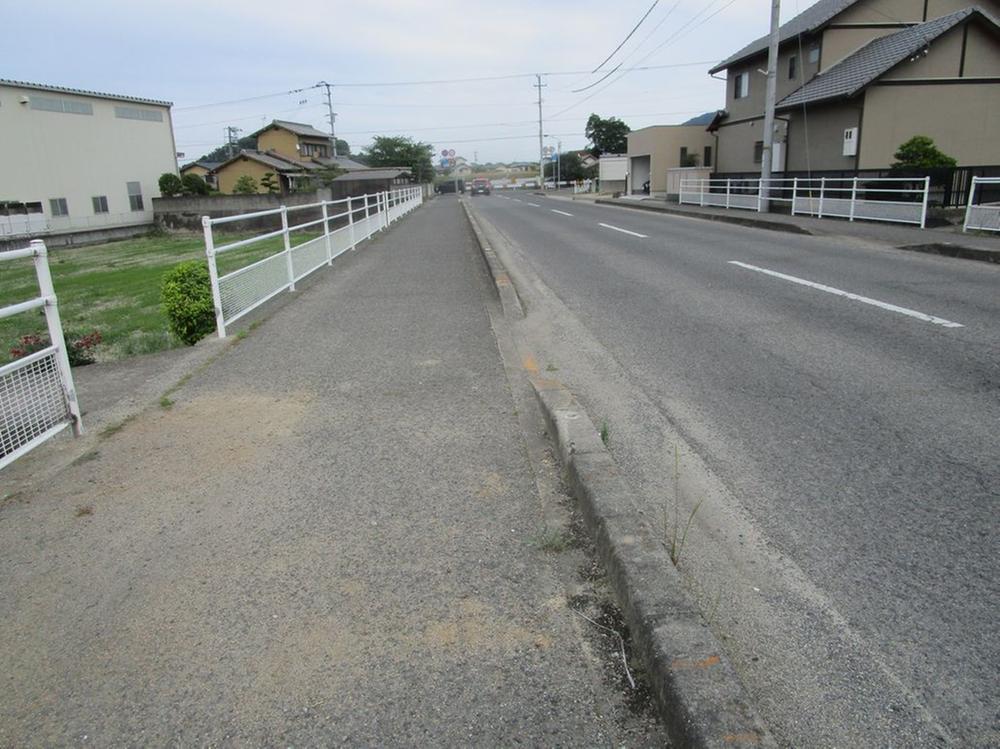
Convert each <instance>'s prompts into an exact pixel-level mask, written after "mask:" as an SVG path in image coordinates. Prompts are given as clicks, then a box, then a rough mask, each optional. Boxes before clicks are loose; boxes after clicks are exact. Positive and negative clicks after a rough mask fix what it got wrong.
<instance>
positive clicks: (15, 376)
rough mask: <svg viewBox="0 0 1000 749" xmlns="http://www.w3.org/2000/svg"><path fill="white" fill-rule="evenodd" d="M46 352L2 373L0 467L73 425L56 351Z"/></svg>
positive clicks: (15, 363) (14, 365)
mask: <svg viewBox="0 0 1000 749" xmlns="http://www.w3.org/2000/svg"><path fill="white" fill-rule="evenodd" d="M46 351H47V352H48V353H45V354H42V355H41V356H38V355H35V356H32V357H28V358H26V360H25V362H24V363H22V362H14V363H13V364H10V365H7V366H6V367H4V368H3V370H0V372H2V374H0V465H4V464H5V463H7V462H8V461H9V460H12V459H13V455H12V454H13V453H14V452H16V451H17V450H19V449H21V448H23V447H25V446H26V445H29V444H31V443H32V442H34V441H36V440H39V439H41V438H43V437H45V436H47V435H48V434H49V433H50V432H53V431H54V430H58V429H62V428H63V427H64V426H66V425H68V424H70V423H71V422H72V418H73V417H72V414H71V413H70V410H69V404H68V403H67V401H66V393H65V391H64V390H63V384H62V379H61V378H60V376H59V368H58V366H57V365H56V349H55V348H49V349H46ZM8 456H11V457H10V458H8ZM5 458H6V459H7V460H5Z"/></svg>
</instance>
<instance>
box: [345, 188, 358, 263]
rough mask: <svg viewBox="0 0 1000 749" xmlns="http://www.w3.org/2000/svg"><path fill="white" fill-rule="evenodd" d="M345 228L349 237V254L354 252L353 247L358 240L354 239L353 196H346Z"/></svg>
mask: <svg viewBox="0 0 1000 749" xmlns="http://www.w3.org/2000/svg"><path fill="white" fill-rule="evenodd" d="M347 226H348V232H349V233H350V235H351V252H354V249H355V247H357V245H358V240H357V239H355V237H354V196H353V195H348V196H347Z"/></svg>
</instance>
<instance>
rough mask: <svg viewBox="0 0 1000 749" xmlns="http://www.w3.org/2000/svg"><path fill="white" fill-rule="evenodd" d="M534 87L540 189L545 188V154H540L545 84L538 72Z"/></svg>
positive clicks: (541, 148)
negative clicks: (536, 109) (536, 106)
mask: <svg viewBox="0 0 1000 749" xmlns="http://www.w3.org/2000/svg"><path fill="white" fill-rule="evenodd" d="M535 80H536V81H537V83H535V84H534V85H535V88H537V89H538V181H539V184H540V186H541V189H542V190H544V189H545V156H544V155H543V154H542V151H543V147H542V89H543V88H544V87H545V86H546V84H544V83H542V76H541V74H540V73H536V74H535Z"/></svg>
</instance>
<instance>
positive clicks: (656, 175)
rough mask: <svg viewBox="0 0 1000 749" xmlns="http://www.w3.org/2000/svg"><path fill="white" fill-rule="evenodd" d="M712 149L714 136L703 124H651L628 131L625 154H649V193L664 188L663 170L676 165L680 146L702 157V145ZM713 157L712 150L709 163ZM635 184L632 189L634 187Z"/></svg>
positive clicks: (633, 155) (664, 172)
mask: <svg viewBox="0 0 1000 749" xmlns="http://www.w3.org/2000/svg"><path fill="white" fill-rule="evenodd" d="M706 146H708V147H710V148H711V149H712V150H713V151H714V150H715V138H714V137H713V136H712V134H711V133H709V132H707V131H706V130H705V126H704V125H653V126H652V127H644V128H642V129H641V130H633V131H632V132H631V133H629V134H628V156H629V158H630V159H632V158H634V157H636V156H646V155H648V156H649V157H650V177H649V191H650V193H657V194H664V193H666V190H667V170H668V169H674V168H676V167H679V166H680V165H681V164H680V153H681V148H687V150H688V153H689V154H692V155H697V156H698V163H699V164H701V163H702V160H703V159H704V153H705V147H706ZM714 160H715V156H714V153H713V162H714ZM640 187H641V185H639V184H636V185H634V186H633V189H635V190H638V189H639V188H640Z"/></svg>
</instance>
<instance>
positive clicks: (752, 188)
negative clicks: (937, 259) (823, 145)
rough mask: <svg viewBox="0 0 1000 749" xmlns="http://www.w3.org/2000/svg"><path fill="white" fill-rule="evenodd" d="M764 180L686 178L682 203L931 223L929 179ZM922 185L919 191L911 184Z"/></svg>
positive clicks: (922, 226) (683, 180)
mask: <svg viewBox="0 0 1000 749" xmlns="http://www.w3.org/2000/svg"><path fill="white" fill-rule="evenodd" d="M763 182H764V190H763V192H762V191H761V180H760V179H749V178H747V179H742V178H735V179H682V180H681V184H680V202H681V203H686V204H688V205H700V206H714V207H717V208H744V209H747V210H751V211H763V210H764V207H765V205H766V204H767V202H768V201H770V202H772V203H788V204H790V206H791V211H792V215H793V216H795V215H801V214H804V215H808V216H817V217H818V218H829V217H836V218H846V219H848V220H849V221H854V220H855V219H866V220H868V221H892V222H898V223H904V224H917V225H918V226H920V228H924V226H925V225H926V223H927V201H928V197H929V195H930V177H925V178H922V179H919V180H914V179H912V178H906V177H879V178H873V179H862V178H857V177H811V178H806V177H794V178H790V179H789V178H774V179H771V180H764V181H763ZM914 183H916V184H918V185H919V187H911V186H909V185H912V184H914Z"/></svg>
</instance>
